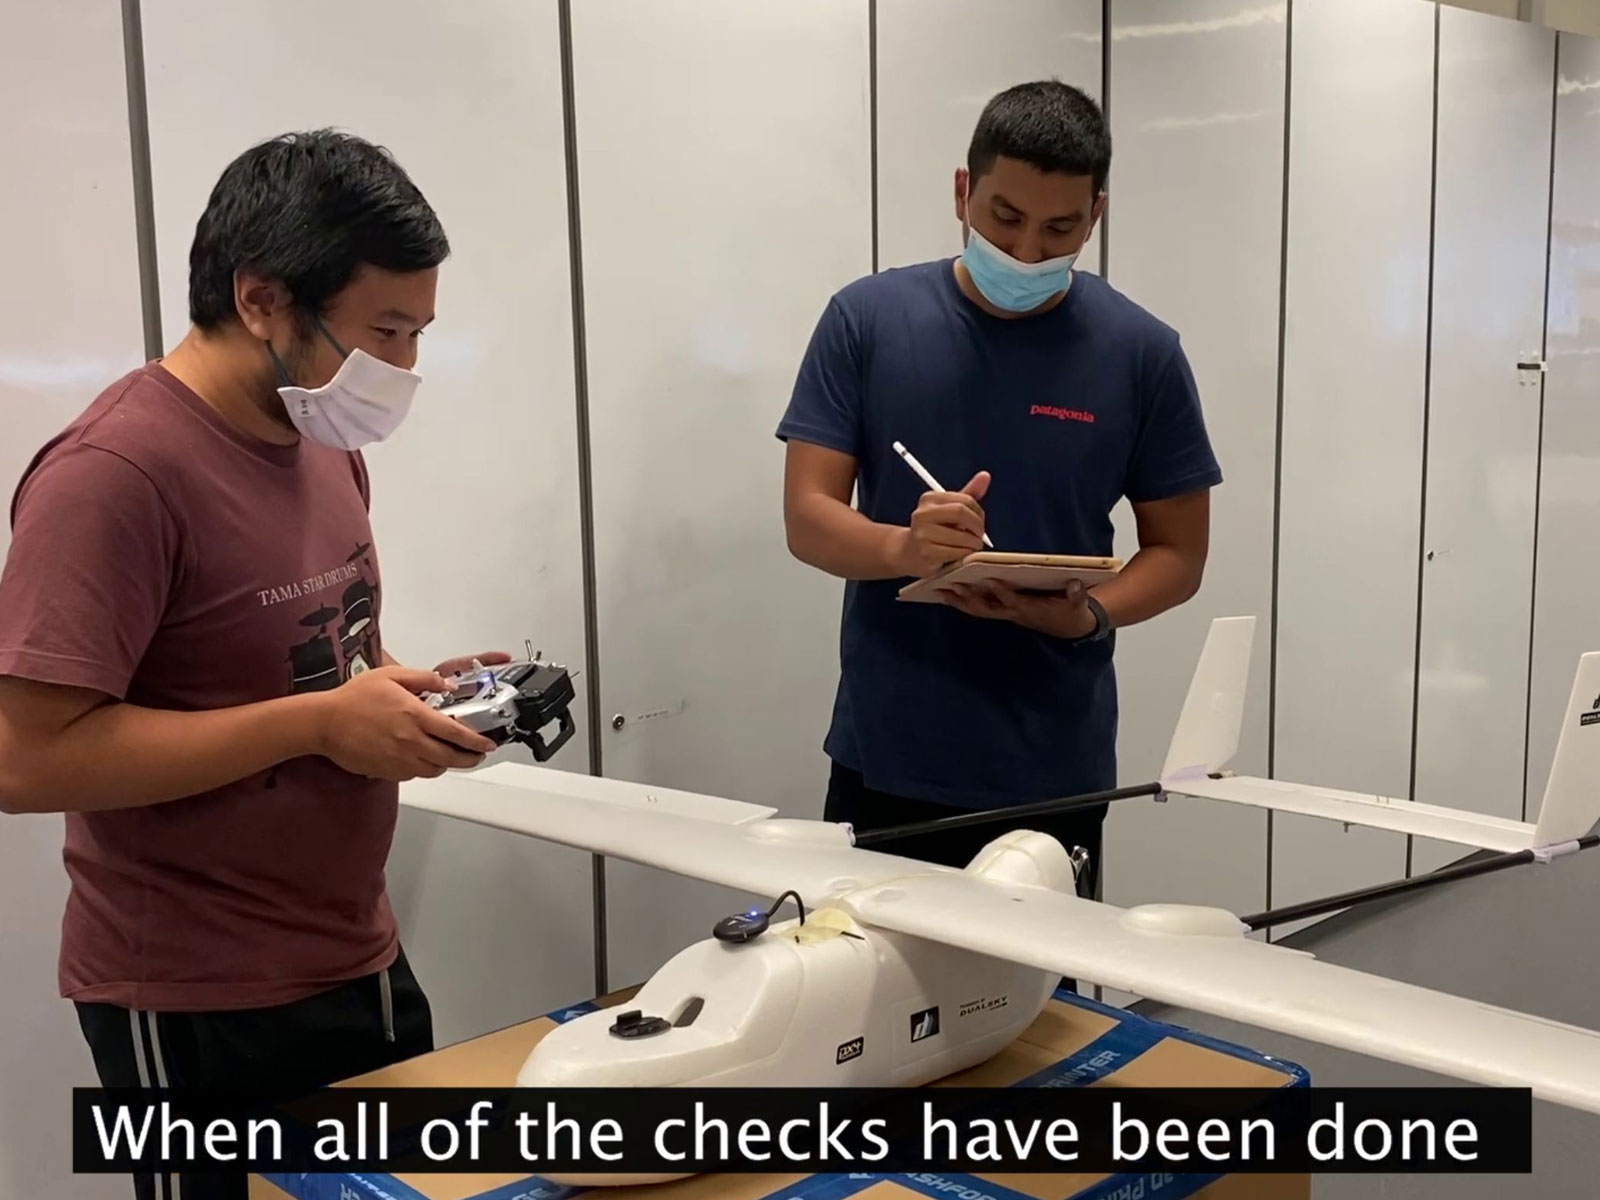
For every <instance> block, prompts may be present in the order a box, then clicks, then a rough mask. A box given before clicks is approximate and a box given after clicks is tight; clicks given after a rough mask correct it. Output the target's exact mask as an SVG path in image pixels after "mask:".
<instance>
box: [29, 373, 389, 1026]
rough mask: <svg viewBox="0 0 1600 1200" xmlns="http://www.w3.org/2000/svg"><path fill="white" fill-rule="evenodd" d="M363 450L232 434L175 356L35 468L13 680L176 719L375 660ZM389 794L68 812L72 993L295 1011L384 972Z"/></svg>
mask: <svg viewBox="0 0 1600 1200" xmlns="http://www.w3.org/2000/svg"><path fill="white" fill-rule="evenodd" d="M367 500H368V495H367V477H366V471H365V467H364V465H363V463H362V461H361V458H360V456H359V455H355V454H347V453H344V452H343V451H339V450H332V449H329V448H327V447H324V446H321V445H318V444H315V443H312V442H308V441H305V440H302V441H301V442H300V443H299V444H297V445H293V446H275V445H271V444H268V443H265V442H261V441H258V440H256V439H254V438H251V437H249V436H247V435H246V434H244V433H242V432H240V431H239V430H237V429H236V428H235V427H234V426H233V425H231V424H230V423H228V422H227V421H225V420H224V419H223V418H222V417H221V416H220V415H219V414H218V413H217V412H216V411H215V410H214V409H212V408H211V407H210V406H209V405H207V404H206V403H205V402H204V401H203V400H201V399H200V397H199V396H197V395H196V394H195V393H194V392H193V391H191V390H190V389H189V388H187V387H185V386H184V385H183V384H181V383H179V382H178V380H177V379H176V378H175V377H174V376H173V375H172V374H171V373H170V372H168V371H167V370H166V369H165V368H163V367H162V366H160V365H159V364H151V365H148V366H145V367H143V368H141V369H140V370H137V371H135V372H133V373H132V374H130V375H128V376H126V377H125V378H123V379H121V380H119V381H118V382H117V383H115V384H113V385H112V386H111V387H110V388H108V389H107V390H106V391H105V392H104V393H102V394H101V395H100V396H99V398H98V399H96V400H95V402H94V403H93V404H92V405H91V406H90V407H89V408H88V409H87V411H85V412H84V413H83V414H82V415H81V416H80V417H79V418H78V419H77V420H76V421H74V422H73V423H72V425H70V426H69V427H68V428H67V429H66V430H65V431H64V432H63V433H62V434H61V435H60V436H59V437H57V438H56V439H55V440H53V441H52V442H50V443H49V444H48V445H47V446H46V447H45V448H44V449H43V450H42V451H41V452H40V453H39V455H38V456H37V457H36V458H35V460H34V462H33V464H32V465H31V466H30V467H29V469H28V471H27V473H25V474H24V476H23V480H22V483H21V484H20V486H19V487H18V490H17V493H16V499H15V502H14V506H13V510H12V531H13V538H12V543H11V550H10V554H9V557H8V558H7V560H6V566H5V571H4V574H3V575H0V674H5V675H13V676H20V677H23V678H26V679H32V680H37V681H40V682H44V683H55V684H67V685H72V686H77V687H88V688H94V689H96V690H98V691H101V692H105V693H107V694H109V695H111V696H113V697H116V698H117V699H122V700H126V701H127V702H128V703H131V704H137V705H142V706H145V707H149V708H159V709H168V710H180V711H195V710H200V709H214V708H224V707H230V706H234V705H241V704H250V703H254V702H257V701H264V700H272V699H276V698H279V697H284V696H289V695H293V694H296V693H303V692H309V691H317V690H322V689H327V688H333V687H337V686H338V685H339V684H340V683H342V682H343V681H344V680H346V679H348V678H349V677H350V676H351V675H352V674H355V673H358V672H360V671H362V670H365V669H367V668H369V667H373V666H377V665H379V664H380V663H381V662H382V654H383V651H382V647H381V644H380V640H379V633H378V616H379V607H380V605H379V600H380V587H379V574H378V560H377V556H376V554H375V553H374V552H373V547H372V532H371V528H370V526H369V524H368V519H367ZM397 803H398V794H397V789H396V787H395V785H393V784H390V783H384V782H381V781H377V780H372V779H366V778H363V777H360V776H356V775H352V774H349V773H347V772H345V771H343V770H341V769H340V768H339V767H337V766H335V765H334V764H333V763H332V762H330V761H328V760H326V759H322V758H304V759H296V760H294V761H292V762H286V763H283V764H281V765H279V766H278V767H276V768H274V769H272V770H270V771H266V772H263V773H262V774H259V775H254V776H252V777H250V778H248V779H242V780H239V781H238V782H237V783H233V784H230V785H229V786H227V787H223V788H219V789H218V790H216V791H213V792H209V793H206V794H204V795H199V796H193V797H189V798H186V799H181V800H174V801H171V802H168V803H164V804H157V805H151V806H148V807H144V808H129V809H119V810H112V811H107V812H95V813H69V814H68V815H67V819H66V824H67V834H66V847H65V861H66V867H67V873H68V875H69V877H70V880H71V893H70V896H69V898H68V901H67V910H66V916H65V920H64V921H63V925H62V945H61V960H60V985H61V991H62V994H63V995H64V996H67V997H70V998H72V999H74V1000H81V1001H103V1002H108V1003H112V1004H118V1005H123V1006H126V1007H130V1008H139V1009H150V1010H157V1011H207V1010H220V1009H238V1008H255V1007H261V1006H267V1005H275V1004H283V1003H288V1002H291V1001H294V1000H297V999H300V998H302V997H304V996H306V995H309V994H311V993H313V992H316V991H318V990H321V989H323V988H326V987H329V986H332V985H334V984H337V983H339V982H342V981H344V980H348V979H352V978H355V977H357V976H360V975H364V974H367V973H370V972H373V971H377V970H381V969H382V968H384V967H386V966H388V965H389V964H390V963H391V962H392V961H393V959H394V957H395V953H396V946H397V942H398V938H397V935H396V931H395V921H394V915H393V912H392V911H391V909H390V905H389V900H388V896H387V893H386V891H385V885H384V864H385V862H386V860H387V858H388V854H389V848H390V843H391V840H392V838H393V834H394V826H395V819H396V815H397Z"/></svg>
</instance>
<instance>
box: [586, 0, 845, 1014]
mask: <svg viewBox="0 0 1600 1200" xmlns="http://www.w3.org/2000/svg"><path fill="white" fill-rule="evenodd" d="M867 45H868V42H867V6H866V3H865V0H818V2H813V3H808V4H782V5H764V4H741V3H731V2H727V0H657V2H654V3H651V4H648V5H641V4H638V3H634V2H631V0H584V2H583V3H581V4H576V5H574V6H573V52H574V74H575V90H576V112H577V122H578V155H579V168H578V175H579V181H580V186H581V188H582V207H583V250H584V287H585V299H586V309H587V314H586V323H587V330H588V354H589V371H590V408H591V413H592V421H593V446H594V508H595V526H596V557H597V573H598V599H599V607H600V618H599V619H600V631H599V632H600V654H601V677H602V678H601V699H602V703H603V705H604V708H605V713H606V715H607V717H608V718H609V717H610V716H611V715H612V714H620V715H622V716H623V717H624V718H625V720H626V723H625V724H624V726H623V727H622V728H621V729H620V730H614V729H611V728H610V727H609V726H608V727H607V728H606V729H605V730H603V731H602V736H603V737H604V738H605V741H604V754H605V759H604V770H605V773H606V774H607V775H608V776H614V777H621V778H629V779H638V780H644V781H647V782H650V783H658V784H660V785H662V786H673V787H683V788H688V789H691V790H699V791H709V792H713V793H715V794H717V795H723V796H733V797H737V798H739V799H742V800H750V801H759V802H763V803H768V804H774V805H777V806H779V807H780V808H782V809H783V810H784V811H785V812H788V813H790V814H792V815H798V816H809V817H819V816H821V813H822V803H823V795H824V791H825V787H826V781H827V760H826V758H825V756H824V755H823V753H822V738H823V734H824V732H825V731H826V728H827V722H828V716H829V711H830V708H831V704H832V698H833V688H834V683H835V681H836V678H837V670H838V627H839V604H840V599H841V595H842V585H840V584H839V583H838V581H836V580H832V579H830V578H828V577H826V576H824V575H822V574H821V573H820V572H816V571H813V570H810V569H808V568H806V567H804V566H802V565H801V564H799V563H798V562H796V561H795V560H793V559H792V558H791V557H790V556H789V553H788V550H787V547H786V545H785V539H784V530H783V516H782V495H781V492H782V478H783V446H782V444H781V443H780V442H778V441H777V439H776V438H775V437H774V430H775V429H776V428H777V424H778V421H779V419H780V417H781V416H782V413H783V411H784V408H785V406H786V405H787V403H788V399H789V394H790V390H791V388H792V387H793V385H794V378H795V373H796V370H797V369H798V367H799V363H800V359H801V356H802V354H803V352H804V350H805V347H806V343H807V341H808V340H809V339H810V336H811V331H812V329H813V327H814V326H815V324H816V322H817V319H818V318H819V317H820V315H821V313H822V311H823V308H824V306H825V305H826V303H827V300H828V297H829V296H830V295H831V294H832V293H833V292H834V291H836V290H837V289H838V288H840V287H842V286H844V285H845V284H847V283H849V282H850V281H851V280H852V279H855V278H857V277H859V276H861V275H864V274H866V273H867V272H868V271H869V270H870V269H871V240H870V239H871V219H870V166H871V164H870V156H869V129H868V62H867ZM655 712H664V713H666V714H667V715H664V716H659V717H656V718H654V719H647V720H641V719H640V718H641V717H643V716H644V715H645V714H648V713H655ZM607 871H608V875H607V884H608V886H607V897H608V899H607V906H608V914H607V916H608V927H609V930H610V945H611V953H610V962H611V976H610V981H611V983H612V984H613V985H616V986H621V985H625V984H627V983H630V982H638V981H639V980H641V979H642V978H643V977H644V976H645V975H646V974H647V973H648V972H649V971H651V970H653V969H654V968H655V967H656V966H657V965H658V964H660V963H661V962H662V961H664V960H665V958H666V957H667V956H668V955H670V954H672V953H674V952H675V951H677V950H678V949H680V948H681V947H682V946H683V945H684V944H686V943H687V942H688V941H690V940H694V939H699V938H703V937H706V936H708V934H709V932H710V926H711V923H712V921H713V920H714V919H715V918H716V917H717V916H720V915H722V914H723V912H724V911H725V910H726V908H727V906H728V905H729V904H732V903H736V902H737V901H736V900H734V899H731V898H730V897H729V895H728V894H727V893H723V892H721V891H719V890H717V889H709V888H703V887H699V886H696V885H693V884H690V883H688V882H687V881H684V880H680V879H677V878H674V877H671V876H666V875H663V874H660V873H657V872H654V871H649V870H645V869H641V868H636V867H633V866H630V865H628V864H623V863H619V862H610V863H608V864H607ZM773 886H774V889H775V890H781V888H782V881H780V880H774V881H773Z"/></svg>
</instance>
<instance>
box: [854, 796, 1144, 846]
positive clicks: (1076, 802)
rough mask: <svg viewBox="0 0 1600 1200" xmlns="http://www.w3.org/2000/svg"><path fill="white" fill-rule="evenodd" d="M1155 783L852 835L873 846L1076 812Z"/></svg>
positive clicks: (856, 841) (864, 844)
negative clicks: (948, 831) (997, 823)
mask: <svg viewBox="0 0 1600 1200" xmlns="http://www.w3.org/2000/svg"><path fill="white" fill-rule="evenodd" d="M1161 792H1162V788H1161V785H1160V784H1159V783H1140V784H1135V785H1134V786H1132V787H1124V788H1112V789H1111V790H1110V791H1105V792H1088V793H1085V794H1084V795H1081V796H1067V797H1065V798H1063V799H1060V800H1041V801H1039V802H1038V803H1036V804H1013V805H1010V806H1008V807H1006V808H993V809H984V810H983V811H981V812H973V813H959V814H957V815H956V816H953V817H939V818H937V819H936V820H932V821H918V822H916V823H915V824H912V825H894V826H891V827H889V828H887V829H869V830H867V831H865V832H863V833H858V834H856V836H855V844H856V845H857V846H874V845H877V844H878V843H880V842H898V841H900V840H901V839H902V838H910V837H916V836H918V835H920V834H924V833H943V832H944V831H945V830H947V829H968V828H970V827H972V826H974V825H990V824H993V823H994V822H996V821H1018V820H1022V819H1024V818H1027V817H1046V816H1054V815H1055V814H1057V813H1069V812H1076V811H1077V810H1078V809H1080V808H1095V807H1097V806H1098V805H1101V804H1108V803H1110V802H1111V801H1113V800H1132V799H1134V798H1135V797H1137V796H1159V795H1161Z"/></svg>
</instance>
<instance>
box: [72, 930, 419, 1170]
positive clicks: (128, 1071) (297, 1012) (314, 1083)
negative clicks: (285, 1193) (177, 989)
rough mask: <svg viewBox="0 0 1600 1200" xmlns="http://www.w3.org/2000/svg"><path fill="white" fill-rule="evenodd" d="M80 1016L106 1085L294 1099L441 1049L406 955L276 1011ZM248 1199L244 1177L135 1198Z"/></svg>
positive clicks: (96, 1012)
mask: <svg viewBox="0 0 1600 1200" xmlns="http://www.w3.org/2000/svg"><path fill="white" fill-rule="evenodd" d="M77 1009H78V1024H79V1025H80V1026H82V1028H83V1034H84V1037H85V1038H86V1039H87V1040H88V1042H89V1049H90V1051H91V1053H92V1054H93V1055H94V1064H95V1070H96V1071H97V1073H98V1074H99V1076H100V1082H101V1085H102V1086H104V1087H107V1088H159V1087H171V1088H175V1089H176V1088H183V1089H190V1088H193V1089H207V1088H216V1089H218V1090H219V1091H229V1090H231V1091H234V1092H239V1091H247V1092H249V1093H250V1094H251V1095H252V1096H253V1097H260V1098H262V1099H264V1100H292V1099H295V1098H296V1097H299V1096H304V1095H307V1094H309V1093H311V1092H315V1091H317V1090H318V1089H320V1088H323V1087H327V1086H328V1085H330V1084H333V1083H337V1082H339V1081H340V1080H342V1079H348V1078H350V1077H351V1076H354V1075H362V1074H365V1073H366V1072H368V1071H375V1070H377V1069H378V1068H379V1067H383V1066H387V1065H388V1064H390V1063H394V1062H399V1061H401V1060H402V1059H407V1058H413V1057H415V1056H416V1055H419V1054H426V1053H428V1052H429V1051H431V1050H432V1049H433V1015H432V1012H431V1010H430V1009H429V1007H428V999H427V996H425V995H424V994H423V991H422V988H421V986H420V985H419V984H418V983H417V980H416V976H414V975H413V974H412V973H411V967H410V964H409V963H407V961H406V957H405V954H404V952H402V953H401V954H400V957H399V959H398V960H397V961H396V962H395V964H394V966H392V967H390V968H389V969H388V970H387V971H384V972H379V973H378V974H375V975H368V976H366V977H365V978H362V979H357V980H354V981H352V982H350V983H347V984H343V985H341V986H339V987H336V988H333V989H331V990H329V991H326V992H321V993H318V994H317V995H315V996H311V997H308V998H307V999H305V1000H300V1001H296V1002H295V1003H293V1004H286V1005H281V1006H278V1007H274V1008H262V1009H248V1010H244V1011H236V1012H216V1013H166V1012H163V1013H150V1012H131V1011H129V1010H128V1009H126V1008H117V1007H115V1006H113V1005H109V1004H79V1005H78V1006H77ZM247 1194H248V1175H247V1174H245V1173H243V1172H239V1173H233V1174H226V1175H224V1174H184V1175H182V1176H178V1175H165V1174H159V1175H149V1174H145V1175H136V1176H134V1195H135V1196H136V1197H137V1200H245V1197H246V1196H247Z"/></svg>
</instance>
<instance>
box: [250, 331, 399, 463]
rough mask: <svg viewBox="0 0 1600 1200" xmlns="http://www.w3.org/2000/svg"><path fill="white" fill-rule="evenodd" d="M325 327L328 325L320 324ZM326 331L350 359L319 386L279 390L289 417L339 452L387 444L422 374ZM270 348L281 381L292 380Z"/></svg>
mask: <svg viewBox="0 0 1600 1200" xmlns="http://www.w3.org/2000/svg"><path fill="white" fill-rule="evenodd" d="M317 325H318V328H319V329H320V328H321V325H322V323H321V322H320V321H319V322H318V323H317ZM322 335H323V336H324V337H326V338H327V339H328V341H329V342H331V343H332V344H333V347H334V349H336V350H338V351H339V353H340V354H343V355H344V356H345V358H344V362H342V363H340V364H339V369H338V371H336V372H335V373H334V376H333V378H332V379H330V380H328V382H327V383H325V384H323V385H322V386H321V387H319V388H303V387H295V386H292V385H291V384H287V383H285V384H284V385H283V386H281V387H279V388H278V395H280V396H282V397H283V403H284V407H285V408H287V409H288V411H289V420H291V421H293V422H294V427H295V428H296V429H298V430H299V431H300V434H301V436H302V437H308V438H310V439H311V440H312V441H314V442H321V443H322V444H323V445H324V446H332V447H334V448H335V449H339V450H359V449H361V447H363V446H366V445H369V444H370V443H372V442H381V441H383V440H384V439H385V438H387V437H388V436H389V435H390V434H392V433H393V432H394V431H395V430H396V429H398V428H399V427H400V423H401V422H402V421H404V420H405V419H406V414H407V413H409V412H410V411H411V401H412V398H413V397H414V396H415V395H416V392H417V385H418V384H419V383H421V382H422V376H420V375H418V374H417V373H416V372H415V371H407V370H406V369H405V368H404V367H396V366H392V365H390V364H389V363H386V362H384V361H383V360H382V359H379V358H374V357H373V356H372V355H370V354H368V353H367V352H366V351H365V350H362V349H359V348H357V349H355V350H352V351H350V352H348V353H346V352H345V349H344V347H342V346H340V345H339V343H338V342H336V341H334V339H333V335H332V334H330V333H329V332H328V331H327V330H326V329H323V330H322ZM267 352H268V353H269V354H271V355H272V361H273V363H274V364H275V365H276V366H277V368H278V376H279V378H280V379H284V380H287V379H288V378H289V374H288V372H287V371H286V370H285V369H284V366H283V363H282V362H281V361H280V360H279V358H278V355H277V352H276V351H275V350H273V349H272V347H271V346H270V345H269V346H268V347H267Z"/></svg>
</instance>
